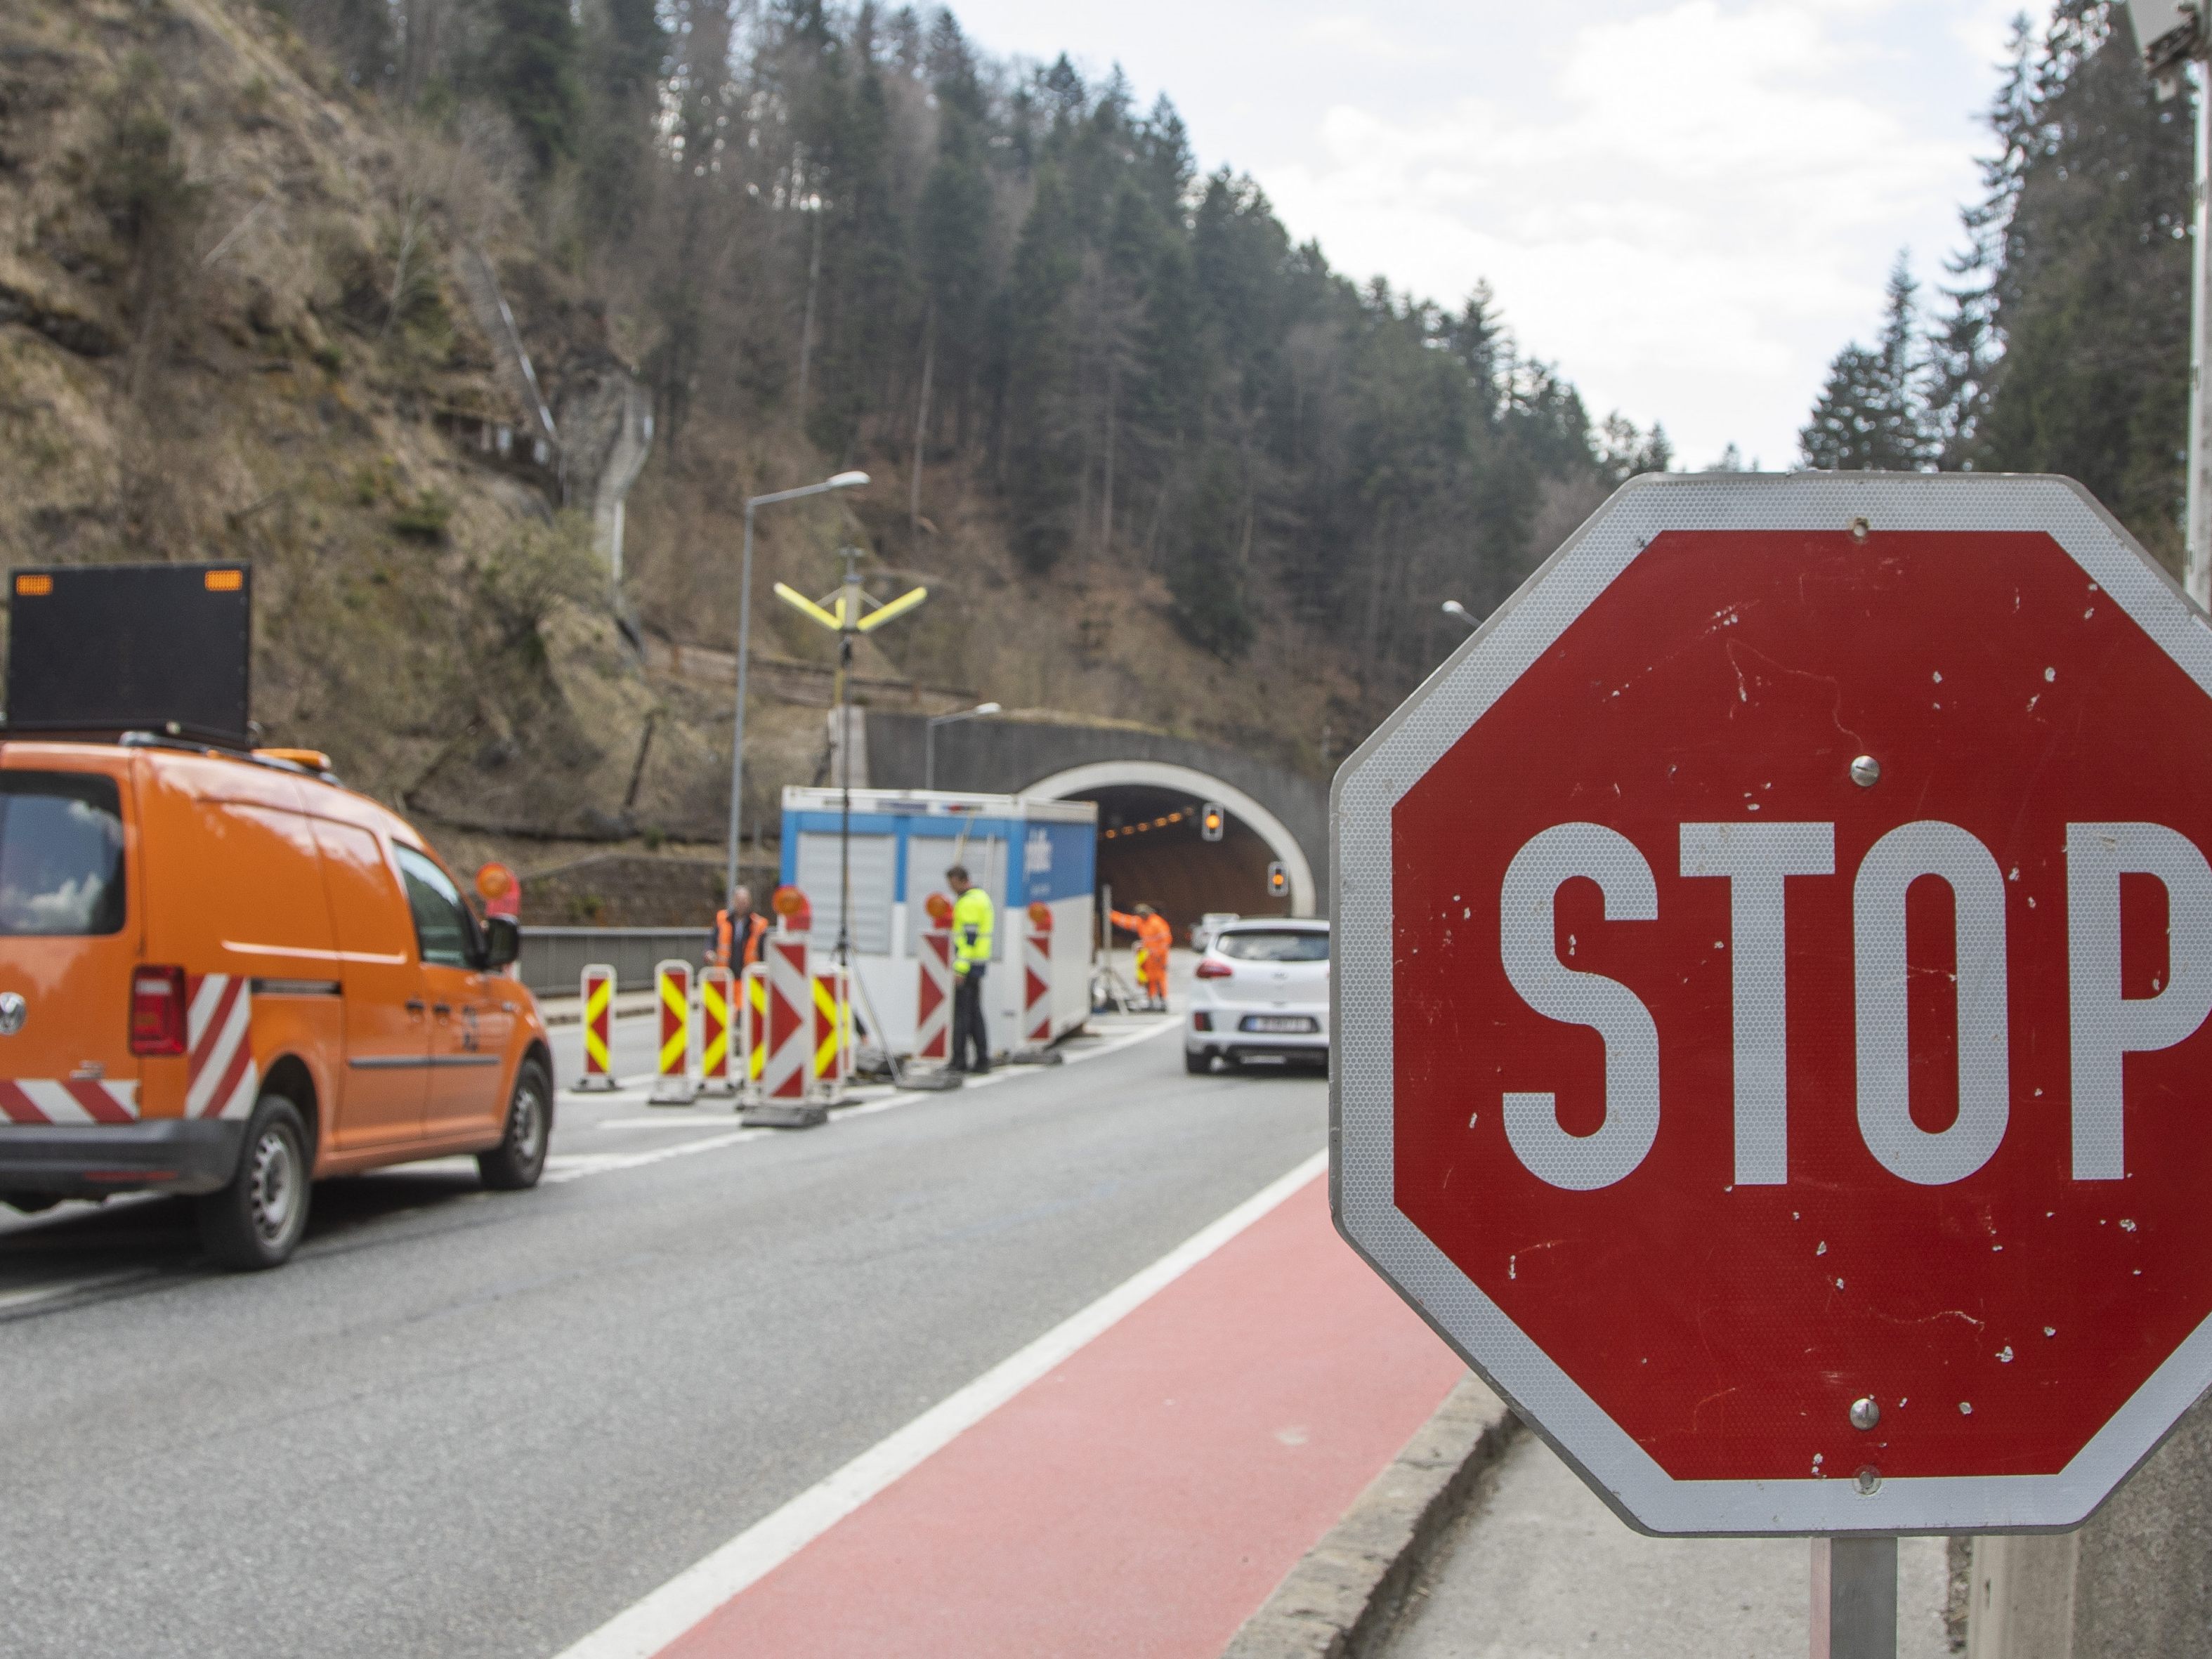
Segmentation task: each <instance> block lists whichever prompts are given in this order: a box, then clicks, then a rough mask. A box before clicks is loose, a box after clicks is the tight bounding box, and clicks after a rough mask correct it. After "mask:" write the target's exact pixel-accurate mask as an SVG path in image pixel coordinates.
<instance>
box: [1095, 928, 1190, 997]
mask: <svg viewBox="0 0 2212 1659" xmlns="http://www.w3.org/2000/svg"><path fill="white" fill-rule="evenodd" d="M1107 914H1108V915H1109V916H1111V917H1112V918H1113V921H1114V925H1115V927H1118V928H1120V929H1121V931H1122V932H1123V933H1134V934H1135V935H1136V936H1137V979H1138V981H1139V983H1140V984H1141V985H1142V986H1143V987H1144V988H1145V1004H1146V1006H1147V1007H1150V1008H1157V1009H1158V1010H1160V1011H1161V1012H1166V1010H1167V1006H1168V946H1169V945H1170V944H1172V943H1173V942H1174V939H1175V934H1174V932H1173V930H1172V929H1170V927H1168V919H1167V918H1166V917H1165V916H1164V915H1161V914H1160V913H1159V912H1158V911H1157V910H1155V909H1153V908H1152V906H1151V905H1149V904H1140V905H1139V906H1138V907H1137V908H1136V910H1135V912H1134V914H1132V913H1131V912H1129V911H1127V910H1109V911H1108V912H1107Z"/></svg>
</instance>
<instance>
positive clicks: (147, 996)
mask: <svg viewBox="0 0 2212 1659" xmlns="http://www.w3.org/2000/svg"><path fill="white" fill-rule="evenodd" d="M184 1052H185V970H184V969H181V968H140V969H136V970H134V971H133V972H132V974H131V1053H132V1054H182V1053H184Z"/></svg>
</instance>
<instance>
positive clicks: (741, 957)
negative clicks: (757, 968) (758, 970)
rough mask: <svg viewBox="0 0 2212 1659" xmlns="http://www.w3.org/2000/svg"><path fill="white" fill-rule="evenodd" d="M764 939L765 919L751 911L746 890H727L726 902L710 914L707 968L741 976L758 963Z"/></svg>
mask: <svg viewBox="0 0 2212 1659" xmlns="http://www.w3.org/2000/svg"><path fill="white" fill-rule="evenodd" d="M767 937H768V919H767V918H766V917H765V916H761V915H755V914H754V911H753V894H752V889H750V887H732V889H730V902H729V903H728V904H727V905H726V906H725V907H724V908H721V909H720V910H717V911H716V912H715V913H714V934H713V936H712V937H711V938H710V939H708V941H707V963H708V966H709V967H714V968H728V969H732V970H733V971H734V972H737V973H743V972H744V970H745V969H748V968H750V967H751V966H752V965H753V963H757V962H758V961H759V960H760V953H761V941H762V940H763V939H766V938H767Z"/></svg>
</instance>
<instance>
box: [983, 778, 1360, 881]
mask: <svg viewBox="0 0 2212 1659" xmlns="http://www.w3.org/2000/svg"><path fill="white" fill-rule="evenodd" d="M1116 787H1145V788H1154V789H1172V790H1177V791H1180V792H1182V793H1185V794H1189V795H1194V796H1196V797H1197V798H1198V799H1200V800H1210V801H1218V802H1219V803H1220V804H1221V805H1223V806H1225V807H1226V808H1227V809H1228V811H1229V813H1230V816H1231V817H1234V818H1237V819H1238V820H1239V821H1241V822H1242V823H1246V824H1249V826H1250V827H1251V829H1252V830H1253V831H1254V833H1255V834H1256V835H1257V836H1259V837H1260V838H1261V840H1262V841H1264V842H1267V849H1268V851H1269V853H1270V854H1272V855H1273V858H1274V859H1275V860H1276V862H1278V863H1279V864H1280V865H1281V866H1283V873H1284V875H1285V878H1287V879H1288V882H1289V884H1290V895H1289V897H1290V908H1291V915H1294V916H1310V915H1316V914H1317V913H1318V906H1319V901H1320V896H1321V895H1320V891H1319V889H1318V887H1317V886H1316V883H1315V881H1314V873H1313V866H1312V864H1311V862H1310V860H1308V859H1307V857H1306V854H1305V849H1304V848H1302V847H1300V846H1299V845H1298V839H1297V836H1294V835H1292V834H1291V830H1290V827H1289V826H1288V825H1287V824H1285V823H1284V822H1283V821H1282V819H1280V818H1279V817H1276V815H1275V814H1274V813H1273V812H1271V811H1268V810H1267V807H1265V806H1263V805H1261V804H1260V802H1259V801H1257V800H1255V799H1253V798H1252V797H1251V796H1250V795H1249V794H1247V793H1245V792H1244V791H1243V790H1242V789H1239V788H1238V787H1237V786H1236V785H1235V784H1233V783H1230V782H1227V781H1225V780H1223V779H1221V778H1218V777H1215V776H1213V775H1212V774H1210V773H1206V772H1201V771H1200V770H1199V769H1197V768H1195V767H1191V766H1177V765H1176V764H1174V763H1171V762H1168V761H1151V760H1112V761H1092V762H1089V763H1086V764H1084V765H1081V766H1071V767H1068V768H1066V769H1065V770H1063V771H1059V772H1054V773H1053V774H1051V775H1049V776H1048V777H1042V778H1039V779H1038V780H1037V781H1036V782H1034V783H1032V784H1030V785H1029V786H1027V787H1024V788H1023V789H1021V790H1019V791H1018V792H1017V793H1018V794H1020V795H1021V796H1022V797H1023V798H1024V799H1028V800H1066V799H1070V798H1071V797H1075V796H1085V795H1091V794H1094V793H1097V791H1099V790H1102V789H1112V788H1116Z"/></svg>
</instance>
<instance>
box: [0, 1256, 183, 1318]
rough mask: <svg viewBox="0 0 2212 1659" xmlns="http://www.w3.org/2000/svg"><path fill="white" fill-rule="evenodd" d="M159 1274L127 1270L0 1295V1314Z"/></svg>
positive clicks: (142, 1269)
mask: <svg viewBox="0 0 2212 1659" xmlns="http://www.w3.org/2000/svg"><path fill="white" fill-rule="evenodd" d="M160 1271H161V1270H160V1269H159V1268H155V1267H127V1268H125V1269H124V1270H122V1271H121V1272H119V1273H94V1274H91V1275H90V1276H88V1277H87V1278H84V1279H63V1280H62V1281H61V1282H60V1283H59V1284H55V1285H34V1286H33V1287H32V1288H31V1289H29V1290H27V1291H0V1314H4V1313H14V1312H16V1311H18V1310H21V1309H24V1308H33V1307H36V1306H37V1305H38V1304H40V1303H41V1302H58V1301H59V1300H60V1299H61V1298H62V1297H69V1296H77V1295H81V1294H82V1293H83V1292H84V1291H100V1290H106V1288H108V1287H109V1286H110V1285H127V1284H130V1283H131V1282H132V1281H133V1280H135V1279H154V1278H157V1277H158V1276H159V1275H160Z"/></svg>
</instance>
